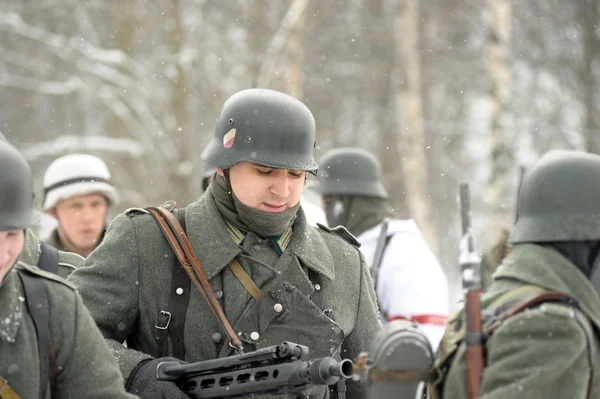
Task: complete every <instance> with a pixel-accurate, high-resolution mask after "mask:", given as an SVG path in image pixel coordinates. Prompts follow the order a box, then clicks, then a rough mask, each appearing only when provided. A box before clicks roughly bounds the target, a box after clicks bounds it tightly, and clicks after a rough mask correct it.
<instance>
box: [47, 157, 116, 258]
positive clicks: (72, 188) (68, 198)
mask: <svg viewBox="0 0 600 399" xmlns="http://www.w3.org/2000/svg"><path fill="white" fill-rule="evenodd" d="M117 202H118V195H117V191H116V190H115V188H114V186H113V185H112V183H111V181H110V172H109V170H108V167H107V166H106V164H105V163H104V161H103V160H101V159H100V158H98V157H95V156H93V155H88V154H71V155H65V156H64V157H60V158H58V159H56V160H55V161H54V162H52V163H51V164H50V166H49V167H48V169H46V173H44V210H45V211H46V212H47V213H48V214H49V215H50V216H52V217H54V218H55V219H56V220H57V221H58V227H57V228H56V230H54V231H53V232H52V234H51V235H50V236H49V237H48V238H47V239H46V240H45V241H46V243H48V244H50V245H52V246H53V247H55V248H57V249H60V250H64V251H70V252H74V253H76V254H79V255H81V256H83V257H84V258H85V257H87V256H88V255H89V254H90V252H92V251H93V250H94V248H96V247H97V246H98V245H99V243H100V241H102V237H103V236H104V232H105V230H106V220H107V216H108V210H109V207H110V206H111V205H114V204H116V203H117Z"/></svg>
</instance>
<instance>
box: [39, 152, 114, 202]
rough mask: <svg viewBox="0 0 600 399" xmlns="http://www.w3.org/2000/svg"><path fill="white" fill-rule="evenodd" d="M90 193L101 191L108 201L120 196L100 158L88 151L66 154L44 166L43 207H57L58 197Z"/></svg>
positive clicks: (99, 192)
mask: <svg viewBox="0 0 600 399" xmlns="http://www.w3.org/2000/svg"><path fill="white" fill-rule="evenodd" d="M92 193H98V194H102V195H104V196H105V197H106V198H107V199H108V202H109V203H110V204H111V205H112V204H116V203H117V202H118V200H119V198H118V195H117V191H116V190H115V188H114V187H113V185H112V184H111V182H110V172H109V171H108V167H107V166H106V164H105V163H104V161H103V160H101V159H100V158H98V157H95V156H93V155H88V154H72V155H65V156H64V157H60V158H58V159H56V160H55V161H54V162H52V163H51V164H50V166H49V167H48V169H46V173H45V174H44V196H45V198H44V210H45V211H47V210H48V209H52V208H54V207H56V204H58V202H59V201H61V200H64V199H68V198H72V197H76V196H78V195H87V194H92Z"/></svg>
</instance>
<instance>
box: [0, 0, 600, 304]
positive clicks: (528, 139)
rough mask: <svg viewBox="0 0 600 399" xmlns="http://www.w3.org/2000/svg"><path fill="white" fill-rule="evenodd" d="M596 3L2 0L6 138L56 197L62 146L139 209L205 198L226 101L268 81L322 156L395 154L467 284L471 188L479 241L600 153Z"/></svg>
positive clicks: (401, 200)
mask: <svg viewBox="0 0 600 399" xmlns="http://www.w3.org/2000/svg"><path fill="white" fill-rule="evenodd" d="M598 7H599V5H598V0H571V1H559V0H521V1H509V0H486V1H481V0H421V1H419V0H371V1H366V0H362V1H361V0H345V1H340V0H338V1H335V0H332V1H326V2H323V1H314V0H313V1H309V0H278V1H274V0H272V1H269V0H256V1H248V0H239V1H233V0H218V1H212V0H151V1H141V0H140V1H134V0H119V1H117V0H113V1H110V0H104V1H102V0H86V1H81V0H60V1H59V0H37V1H28V0H18V1H17V0H0V101H1V104H2V106H1V107H0V131H2V132H3V133H4V134H5V135H6V136H7V138H8V139H9V140H10V141H11V142H13V143H14V144H15V145H16V146H17V147H18V148H19V149H21V150H22V151H23V153H24V154H25V156H26V157H27V158H28V160H29V161H30V163H31V165H32V168H33V170H34V172H35V174H36V183H37V190H38V191H39V193H40V195H39V197H40V198H41V181H42V175H43V172H44V170H45V168H46V167H47V166H48V165H49V163H50V162H51V161H52V160H53V159H54V158H55V157H57V156H60V155H64V154H67V153H72V152H88V153H92V154H95V155H98V156H100V157H102V158H103V159H105V160H106V161H107V163H108V164H109V167H110V168H111V171H112V173H113V175H114V182H115V184H116V186H117V188H118V189H119V190H120V192H121V197H122V202H121V204H120V206H119V207H118V208H117V209H114V210H113V214H114V213H116V212H120V211H122V210H124V209H126V208H128V207H131V206H148V205H158V204H160V203H162V202H163V201H164V200H166V199H175V200H177V202H178V203H179V204H180V205H183V204H187V203H189V202H191V201H194V200H195V199H196V198H198V197H199V196H200V195H201V186H200V176H201V174H202V171H203V169H204V165H203V163H202V161H201V160H200V158H199V153H200V152H201V150H202V148H203V147H204V145H205V144H206V143H207V141H208V140H209V139H210V138H211V137H212V135H213V129H214V125H215V119H216V117H217V115H218V112H219V109H220V107H221V105H222V103H223V101H224V100H225V99H226V98H227V97H229V96H230V95H231V94H233V93H234V92H236V91H238V90H241V89H245V88H250V87H267V88H273V89H277V90H281V91H284V92H287V93H289V94H291V95H293V96H295V97H297V98H299V99H301V100H302V101H304V102H305V103H306V104H307V105H308V106H309V108H310V109H311V110H312V111H313V113H314V115H315V118H316V121H317V127H318V135H319V136H318V155H319V156H320V155H321V154H323V153H324V152H325V151H327V150H329V149H332V148H335V147H340V146H360V147H363V148H367V149H369V150H371V151H373V152H375V153H376V154H377V155H378V156H379V158H380V159H381V161H382V164H383V167H384V172H385V179H386V183H387V187H388V189H389V191H390V193H391V198H392V201H393V203H394V205H395V206H396V207H398V208H399V209H401V210H402V211H403V212H405V213H407V214H409V215H410V216H411V217H413V218H415V219H416V220H417V222H418V223H419V225H420V226H421V228H422V230H423V231H424V233H425V235H426V238H427V240H428V242H429V244H430V245H431V247H432V248H433V249H434V251H435V253H436V254H437V255H438V257H439V259H440V261H441V263H442V265H443V266H444V269H445V270H446V273H447V276H448V279H449V281H450V282H451V284H452V287H453V293H452V298H453V306H454V303H455V302H456V300H457V299H458V297H459V295H460V280H459V268H458V261H457V259H458V254H457V244H458V241H459V233H460V223H459V213H458V204H457V192H458V183H459V181H469V182H471V191H472V196H473V205H474V209H473V218H474V226H475V231H476V240H477V241H476V245H477V246H478V248H479V249H480V250H482V249H484V248H485V247H486V246H488V245H490V244H491V243H493V241H494V240H495V238H496V237H497V236H498V234H499V231H500V229H501V228H503V227H510V225H511V224H512V222H513V220H514V210H515V199H516V189H517V185H518V180H519V170H520V168H521V167H522V166H523V167H527V166H529V165H531V164H532V163H533V162H535V160H536V159H537V158H538V157H539V156H540V155H541V154H542V153H543V152H545V151H547V150H549V149H552V148H565V149H579V150H587V151H590V152H595V153H600V130H599V126H600V110H599V98H598V85H599V79H600V71H599V57H600V35H599V30H598V20H599V16H600V13H599V8H598Z"/></svg>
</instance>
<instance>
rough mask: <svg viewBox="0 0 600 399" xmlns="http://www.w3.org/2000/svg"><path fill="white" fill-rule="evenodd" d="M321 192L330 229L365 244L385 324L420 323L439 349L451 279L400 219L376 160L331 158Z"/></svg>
mask: <svg viewBox="0 0 600 399" xmlns="http://www.w3.org/2000/svg"><path fill="white" fill-rule="evenodd" d="M317 189H318V191H319V192H320V193H321V195H322V196H323V203H324V208H325V213H326V215H327V220H328V222H329V225H330V226H336V225H344V226H345V227H347V228H348V230H349V231H350V232H351V233H352V234H354V235H355V236H356V237H357V239H358V241H359V242H360V243H361V251H362V252H363V254H364V256H365V259H366V260H367V263H368V264H369V265H370V266H371V272H372V273H373V276H374V278H376V281H375V285H376V291H377V296H378V298H379V304H380V308H381V311H382V313H383V314H384V315H385V318H386V320H387V321H392V320H397V319H405V320H412V321H415V322H417V323H418V324H419V326H420V327H421V328H422V330H423V332H424V333H425V335H426V336H427V337H428V338H429V341H430V343H431V346H432V348H433V349H434V350H435V348H437V345H438V344H439V341H440V340H441V338H442V335H443V333H444V330H445V327H446V323H447V317H448V311H449V307H448V287H447V282H446V277H445V275H444V272H443V270H442V268H441V267H440V265H439V263H438V261H437V259H436V258H435V256H434V255H433V253H432V252H431V250H430V249H429V246H428V245H427V243H426V242H425V239H424V237H423V234H422V233H421V231H420V230H419V228H418V227H417V224H416V223H415V221H414V220H412V219H399V218H398V217H397V215H396V213H395V212H394V210H393V208H392V206H391V205H390V203H389V202H388V200H387V198H388V194H387V191H386V189H385V187H384V186H383V184H382V180H381V166H380V164H379V161H378V160H377V158H376V157H375V156H374V155H373V154H371V153H370V152H368V151H366V150H363V149H360V148H338V149H335V150H332V151H330V152H328V153H326V154H325V155H324V156H323V158H322V159H321V161H320V168H319V176H318V185H317Z"/></svg>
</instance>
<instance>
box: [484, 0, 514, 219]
mask: <svg viewBox="0 0 600 399" xmlns="http://www.w3.org/2000/svg"><path fill="white" fill-rule="evenodd" d="M487 8H488V10H487V11H488V12H487V15H488V71H489V77H490V81H491V93H490V96H491V99H492V103H493V111H492V121H491V125H492V128H491V158H492V159H491V168H492V173H491V179H490V184H489V186H488V188H487V190H486V192H485V198H486V202H487V205H488V209H489V211H490V215H489V217H488V218H487V219H486V220H488V221H489V225H490V226H505V227H508V226H510V225H511V224H512V221H513V217H512V212H511V209H512V204H510V205H511V206H510V207H507V206H506V201H507V198H511V193H512V192H513V190H512V188H513V186H514V184H513V183H514V180H515V179H512V177H513V175H512V174H511V173H510V172H511V170H515V168H514V166H515V165H514V158H513V155H512V154H513V151H512V150H513V149H512V146H511V145H510V143H511V142H512V140H511V134H510V133H509V132H510V130H511V129H510V118H511V112H510V94H511V60H510V40H511V39H510V38H511V5H510V0H488V1H487Z"/></svg>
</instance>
